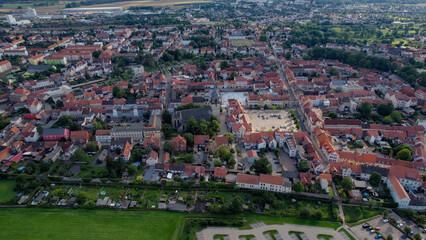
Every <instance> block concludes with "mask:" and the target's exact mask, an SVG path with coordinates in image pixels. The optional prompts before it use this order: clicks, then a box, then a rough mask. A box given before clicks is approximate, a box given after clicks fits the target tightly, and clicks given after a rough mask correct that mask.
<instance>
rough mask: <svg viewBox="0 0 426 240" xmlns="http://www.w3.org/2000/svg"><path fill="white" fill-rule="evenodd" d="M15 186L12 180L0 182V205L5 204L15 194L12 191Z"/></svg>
mask: <svg viewBox="0 0 426 240" xmlns="http://www.w3.org/2000/svg"><path fill="white" fill-rule="evenodd" d="M15 185H16V184H15V181H13V180H1V181H0V203H5V202H7V201H9V200H10V199H12V198H13V197H14V196H15V194H16V192H15V191H14V190H13V189H14V188H15Z"/></svg>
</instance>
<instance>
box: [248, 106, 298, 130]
mask: <svg viewBox="0 0 426 240" xmlns="http://www.w3.org/2000/svg"><path fill="white" fill-rule="evenodd" d="M246 112H247V115H248V117H249V118H250V120H249V121H250V122H251V123H252V126H253V131H256V132H260V131H262V130H263V131H268V130H269V129H274V130H275V129H277V128H279V129H281V130H284V131H291V129H296V126H295V125H294V122H293V119H292V118H291V116H290V114H289V113H288V110H246ZM279 116H281V119H280V117H279Z"/></svg>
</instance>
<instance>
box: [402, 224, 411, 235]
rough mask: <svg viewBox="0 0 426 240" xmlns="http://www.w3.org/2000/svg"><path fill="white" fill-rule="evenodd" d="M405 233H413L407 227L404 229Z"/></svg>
mask: <svg viewBox="0 0 426 240" xmlns="http://www.w3.org/2000/svg"><path fill="white" fill-rule="evenodd" d="M404 232H405V233H406V234H409V233H410V232H411V228H410V227H409V226H405V228H404Z"/></svg>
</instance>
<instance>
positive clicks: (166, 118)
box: [161, 109, 172, 124]
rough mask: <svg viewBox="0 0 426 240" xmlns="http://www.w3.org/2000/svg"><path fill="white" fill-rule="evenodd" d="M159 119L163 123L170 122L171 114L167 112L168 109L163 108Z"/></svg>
mask: <svg viewBox="0 0 426 240" xmlns="http://www.w3.org/2000/svg"><path fill="white" fill-rule="evenodd" d="M161 120H162V121H163V123H167V124H172V114H171V113H170V112H169V110H167V109H166V110H164V111H163V114H162V115H161Z"/></svg>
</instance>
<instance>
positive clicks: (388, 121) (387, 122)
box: [382, 115, 393, 125]
mask: <svg viewBox="0 0 426 240" xmlns="http://www.w3.org/2000/svg"><path fill="white" fill-rule="evenodd" d="M382 122H383V123H384V124H388V125H389V124H391V123H393V119H392V117H391V116H390V115H388V116H386V117H384V118H383V120H382Z"/></svg>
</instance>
